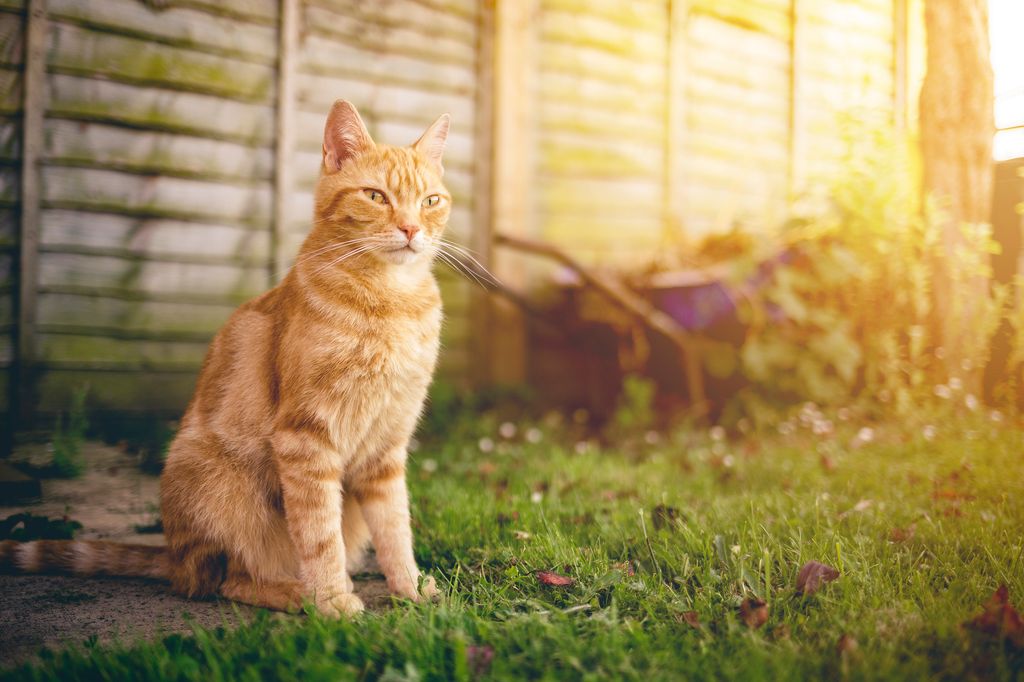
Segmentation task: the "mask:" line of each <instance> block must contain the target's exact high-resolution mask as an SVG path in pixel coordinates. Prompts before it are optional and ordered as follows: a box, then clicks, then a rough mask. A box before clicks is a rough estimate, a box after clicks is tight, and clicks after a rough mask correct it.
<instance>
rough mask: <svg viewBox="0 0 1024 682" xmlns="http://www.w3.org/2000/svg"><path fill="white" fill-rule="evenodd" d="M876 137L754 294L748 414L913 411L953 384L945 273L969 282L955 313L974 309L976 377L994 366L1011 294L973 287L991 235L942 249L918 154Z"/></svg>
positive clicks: (967, 237) (960, 285)
mask: <svg viewBox="0 0 1024 682" xmlns="http://www.w3.org/2000/svg"><path fill="white" fill-rule="evenodd" d="M873 138H874V144H860V145H854V144H851V145H850V152H849V153H848V155H847V158H846V159H845V161H844V164H843V168H844V172H843V174H842V175H841V177H839V178H838V179H836V180H835V181H833V182H832V183H831V184H830V185H829V191H828V195H827V196H828V199H827V203H826V204H825V205H824V207H820V206H819V207H818V208H817V210H813V211H810V212H807V213H806V214H805V215H802V216H798V217H795V218H793V219H791V220H790V221H789V222H788V223H787V224H786V225H785V226H784V228H783V229H782V231H781V234H780V241H781V245H780V246H779V247H778V248H779V250H780V251H781V252H782V254H783V257H781V258H779V259H778V264H777V265H776V267H774V268H773V269H772V270H771V272H770V275H769V276H768V277H767V278H766V280H765V282H764V284H763V286H761V287H760V288H757V289H756V290H754V291H751V292H749V293H750V295H749V297H748V300H747V304H746V306H745V308H744V310H743V313H744V314H745V317H746V320H745V321H746V322H747V323H748V325H749V326H748V333H747V337H746V340H745V342H744V344H743V346H742V348H741V350H740V358H741V371H742V372H743V374H744V375H745V377H746V378H747V379H748V380H749V382H750V387H749V388H748V389H747V390H745V391H743V392H742V393H741V396H740V401H741V403H742V409H743V411H745V412H748V413H750V412H752V413H754V414H755V415H756V414H764V413H765V412H766V411H772V408H774V407H775V406H785V405H791V404H794V403H796V402H801V401H807V400H809V401H814V402H816V403H819V404H823V405H828V404H833V405H834V404H841V403H844V402H848V401H850V400H851V399H855V398H857V397H871V398H873V399H875V400H877V401H878V402H879V403H882V404H883V409H885V410H886V411H888V412H896V413H905V412H906V411H908V410H909V409H911V408H912V407H913V406H915V405H918V404H920V401H921V400H924V399H927V397H928V396H930V395H931V393H932V391H933V390H934V387H935V386H936V385H937V384H940V383H941V382H943V381H945V380H946V379H948V378H949V377H948V376H947V375H946V374H945V372H946V369H945V363H944V362H943V353H944V351H943V349H942V348H941V346H940V343H941V337H940V335H939V327H940V326H941V321H940V320H937V319H936V317H937V311H935V310H934V309H933V298H934V295H933V291H932V285H933V282H934V281H936V278H937V277H938V276H940V273H939V269H940V268H943V267H946V268H948V270H947V271H952V272H954V273H956V274H957V276H958V277H959V278H960V279H959V280H955V281H954V287H953V290H954V292H955V296H956V300H953V301H950V302H948V309H949V310H952V311H953V313H954V314H957V311H967V310H970V311H972V320H973V322H974V324H973V325H969V327H970V328H968V329H965V333H964V336H963V338H962V339H960V343H961V347H960V349H959V351H960V354H961V357H963V358H965V359H966V360H965V362H964V363H963V367H962V369H963V370H964V373H965V375H969V374H970V372H971V371H972V370H974V369H977V368H979V367H980V366H981V364H982V363H983V362H984V361H985V359H986V356H987V350H988V347H989V341H990V339H991V337H992V334H993V333H994V332H995V329H996V327H997V325H998V324H999V319H1000V314H999V311H1000V308H1001V306H1002V301H1003V300H1004V297H1005V296H1006V295H1007V293H1006V292H1000V291H997V292H996V293H995V294H991V295H990V294H988V292H987V291H981V292H979V291H978V287H977V286H972V281H979V280H980V281H983V280H981V278H984V277H987V275H988V274H989V273H988V265H987V256H988V254H989V253H992V252H993V250H994V249H995V246H994V244H993V242H992V239H991V237H990V231H989V230H988V229H987V227H986V226H964V227H963V240H962V245H961V247H960V248H958V249H957V250H956V251H955V252H954V253H943V250H942V249H941V245H940V236H941V225H942V216H941V215H940V214H939V212H938V211H936V210H935V208H934V207H933V206H932V205H931V204H930V202H929V203H928V204H927V205H925V206H924V207H923V210H922V208H921V206H920V202H919V200H918V196H919V191H918V188H917V186H916V184H915V182H914V178H915V177H916V173H915V172H914V169H913V167H912V158H913V157H912V155H911V153H910V150H909V149H908V148H907V147H906V146H904V145H900V144H897V143H895V142H893V141H892V140H891V139H886V138H885V136H884V135H881V134H875V135H874V136H873ZM856 139H858V140H863V139H864V136H863V135H858V136H856ZM951 261H955V263H953V267H950V262H951ZM1022 321H1024V317H1022ZM967 326H968V325H965V327H967ZM955 380H956V381H959V378H956V379H955Z"/></svg>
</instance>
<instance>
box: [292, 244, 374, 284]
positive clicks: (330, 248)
mask: <svg viewBox="0 0 1024 682" xmlns="http://www.w3.org/2000/svg"><path fill="white" fill-rule="evenodd" d="M375 239H376V238H375V237H356V238H355V239H349V240H346V241H343V242H337V243H334V244H328V245H327V246H322V247H320V248H319V249H317V250H316V251H312V252H310V253H307V254H303V255H302V257H301V258H298V259H296V260H295V262H294V263H292V264H291V265H290V266H289V267H287V268H284V269H283V270H281V271H279V272H275V273H274V277H280V276H281V275H283V274H284V273H286V272H288V271H289V270H290V269H292V268H294V267H295V266H296V265H298V264H300V263H305V262H306V261H308V260H309V259H311V258H315V257H316V256H319V255H321V254H324V253H328V252H330V251H336V250H338V249H342V248H345V247H346V246H351V245H352V244H361V243H364V242H370V241H375Z"/></svg>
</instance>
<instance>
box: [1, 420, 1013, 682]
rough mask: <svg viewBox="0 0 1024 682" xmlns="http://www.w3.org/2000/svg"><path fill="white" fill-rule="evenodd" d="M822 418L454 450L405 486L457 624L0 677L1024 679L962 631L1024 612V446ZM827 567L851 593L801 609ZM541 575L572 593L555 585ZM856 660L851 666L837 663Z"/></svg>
mask: <svg viewBox="0 0 1024 682" xmlns="http://www.w3.org/2000/svg"><path fill="white" fill-rule="evenodd" d="M828 416H829V417H830V418H835V415H834V414H829V415H828ZM821 418H824V417H823V416H822V415H819V414H817V413H815V414H813V415H809V417H808V420H806V423H805V422H804V420H800V421H798V423H797V425H796V426H795V428H792V429H787V430H786V433H785V434H784V435H780V434H775V435H772V434H769V433H758V434H756V435H753V436H752V437H751V438H749V439H748V440H743V441H729V440H727V439H725V438H724V437H723V434H722V433H721V430H720V429H718V430H712V431H710V432H707V433H705V432H697V431H682V432H677V433H673V434H666V435H665V436H664V437H663V438H662V439H661V440H659V442H658V443H657V444H656V445H650V446H648V447H647V448H646V449H645V451H644V452H643V453H641V456H638V457H624V456H623V453H622V452H621V451H620V450H618V449H612V450H600V449H598V448H594V447H591V448H586V449H584V450H579V449H577V448H575V447H573V443H572V442H571V441H568V442H566V441H563V440H562V439H561V438H554V439H553V438H552V437H551V433H552V432H553V431H552V429H551V428H549V427H547V426H546V425H541V424H537V425H531V424H530V423H523V422H518V423H516V424H515V426H516V433H517V435H518V434H525V433H528V432H530V429H531V428H541V430H542V431H543V432H544V437H543V438H542V439H540V440H536V439H533V440H527V439H525V438H523V439H513V438H508V439H503V440H501V441H500V443H499V445H504V446H505V447H504V448H498V447H495V448H493V449H490V448H488V449H486V450H485V449H484V448H482V447H479V446H478V443H477V442H476V439H475V438H474V439H454V438H452V439H446V440H444V441H441V442H439V443H438V444H437V446H436V448H433V449H431V448H427V447H424V448H423V449H422V450H421V451H420V452H418V453H416V455H415V456H414V457H413V458H412V459H411V460H410V463H409V470H408V477H409V484H410V493H411V497H412V500H413V504H414V507H413V518H414V522H415V528H416V545H415V551H416V555H417V559H418V560H419V561H420V562H421V565H423V566H424V567H426V569H427V570H429V571H430V572H431V573H432V574H433V575H434V576H435V577H436V578H437V579H438V582H439V584H440V585H441V586H442V588H443V591H444V592H445V596H444V598H443V600H442V602H441V603H440V604H437V605H412V604H408V603H402V602H400V603H396V604H395V605H394V606H387V607H385V608H384V609H383V610H382V611H380V612H377V613H367V614H364V615H362V616H360V617H358V618H355V619H352V620H341V621H334V622H332V621H326V620H324V619H321V618H319V617H317V616H310V617H299V618H290V617H278V616H276V615H270V614H267V613H264V612H259V613H256V614H254V615H253V616H251V620H250V621H249V622H248V624H247V625H243V626H241V627H238V628H216V629H212V630H204V629H199V628H197V629H196V631H195V633H194V634H192V635H187V636H183V635H171V636H168V637H164V638H163V639H155V640H150V641H138V640H135V641H133V640H123V641H122V642H120V643H118V642H116V641H115V642H102V643H98V642H96V641H95V640H94V639H91V640H87V644H86V645H85V646H80V647H77V648H72V649H63V650H60V651H57V652H49V653H46V654H44V655H43V656H42V658H41V660H40V661H39V662H37V663H36V664H34V665H31V666H22V667H20V668H17V669H13V670H7V671H6V672H3V673H0V678H4V679H10V680H61V681H72V680H93V679H104V680H128V679H131V680H168V679H171V680H204V681H206V680H210V681H216V680H236V679H243V680H248V679H252V680H257V679H275V680H278V679H279V680H347V679H420V680H472V679H493V680H522V679H540V680H576V679H587V680H643V681H645V682H648V681H650V682H653V681H655V680H679V679H690V680H702V679H726V680H727V679H736V680H807V679H854V680H862V679H877V680H904V679H1013V678H1014V676H1015V675H1017V676H1019V675H1020V673H1021V671H1022V670H1024V652H1022V651H1021V649H1020V648H1018V647H1017V646H1016V645H1015V644H1014V643H1013V642H1012V641H1010V640H1007V639H1003V638H1001V637H1000V636H999V634H998V633H995V634H989V635H984V634H983V633H972V632H971V631H970V630H968V629H962V628H961V624H963V623H965V622H967V621H969V620H970V619H972V618H974V617H975V616H977V615H978V614H979V613H981V611H982V605H983V604H984V603H985V602H986V601H987V600H988V599H989V597H990V595H991V594H992V593H993V591H994V590H995V589H996V588H997V587H998V586H999V585H1000V584H1001V583H1003V582H1005V583H1006V584H1007V585H1008V587H1009V594H1010V599H1011V602H1012V603H1013V604H1014V605H1015V606H1017V607H1020V606H1021V602H1022V600H1024V570H1022V568H1024V566H1022V563H1021V562H1022V561H1024V554H1022V541H1021V535H1020V528H1021V527H1022V525H1024V479H1022V478H1021V477H1020V476H1018V475H1008V472H1010V473H1012V472H1016V471H1017V470H1018V469H1019V463H1020V452H1021V449H1022V447H1024V436H1022V434H1021V432H1020V430H1019V429H1018V428H1016V426H1015V425H1011V424H1006V423H997V422H993V421H990V420H989V419H988V418H983V417H981V416H979V415H975V414H968V415H962V416H958V417H956V418H953V419H948V420H944V421H943V422H940V423H929V422H923V421H921V420H918V419H908V420H900V421H899V423H898V424H892V425H888V426H887V425H881V426H880V425H878V424H875V425H874V426H873V427H872V431H871V434H870V437H868V435H867V434H866V433H863V432H864V429H865V428H867V427H865V425H864V424H865V422H864V421H863V420H862V418H860V417H857V416H856V415H855V416H853V417H850V418H849V419H848V420H847V421H843V420H842V419H840V418H835V419H836V427H835V429H834V430H833V431H832V432H829V433H828V434H824V435H818V434H816V433H814V431H813V430H812V428H813V424H812V423H813V422H814V421H816V420H819V419H821ZM929 427H930V428H929ZM819 446H825V447H827V450H826V451H827V452H828V454H829V457H830V461H829V464H828V466H823V465H822V464H821V463H820V461H819V452H818V451H817V450H818V447H819ZM428 456H429V458H430V459H431V460H432V461H433V464H432V465H431V466H429V467H428V466H426V459H425V458H426V457H428ZM641 512H643V516H642V517H641ZM659 518H660V519H661V522H660V523H659V521H658V519H659ZM808 561H820V562H824V563H826V564H828V565H830V566H834V567H835V568H837V569H838V570H839V572H840V576H839V578H838V579H837V580H835V581H834V582H830V583H828V584H826V585H824V586H823V587H822V588H821V590H820V591H818V592H816V593H815V594H813V595H809V596H808V595H800V594H797V590H796V582H797V576H798V574H799V572H800V567H801V566H802V565H803V564H804V563H806V562H808ZM537 571H554V572H557V573H559V574H561V575H565V576H568V577H570V578H572V579H573V581H574V582H573V583H572V584H570V585H567V586H562V587H558V586H552V585H545V584H542V583H541V582H540V581H539V580H538V579H537V577H536V572H537ZM750 597H758V598H760V599H763V600H765V601H766V602H767V607H768V612H767V623H765V624H764V626H763V627H760V628H758V629H751V628H748V627H747V626H746V625H745V624H744V622H743V619H742V618H741V615H740V613H739V608H738V607H739V605H740V604H741V603H742V602H743V600H745V599H747V598H750ZM182 607H183V608H187V604H185V603H184V602H183V603H182ZM69 608H73V606H69ZM227 608H230V607H227ZM688 619H689V620H688ZM690 621H693V622H698V623H699V625H700V627H699V628H698V627H694V626H693V625H691V624H689V622H690ZM88 634H89V633H82V635H81V637H82V638H83V639H84V638H85V637H87V636H88ZM844 637H845V638H847V641H848V638H853V639H854V640H855V641H856V642H857V643H858V644H859V647H858V648H857V651H856V652H855V654H853V655H847V654H846V653H843V652H842V651H837V645H838V643H839V642H840V640H841V639H842V638H844Z"/></svg>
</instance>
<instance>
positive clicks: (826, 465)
mask: <svg viewBox="0 0 1024 682" xmlns="http://www.w3.org/2000/svg"><path fill="white" fill-rule="evenodd" d="M818 461H820V462H821V468H822V469H824V470H825V471H827V472H829V473H831V472H833V471H835V470H836V461H835V460H834V459H832V458H831V457H829V456H828V455H822V456H821V458H820V459H819V460H818Z"/></svg>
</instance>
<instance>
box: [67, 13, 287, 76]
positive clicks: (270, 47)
mask: <svg viewBox="0 0 1024 682" xmlns="http://www.w3.org/2000/svg"><path fill="white" fill-rule="evenodd" d="M49 12H50V16H51V17H55V18H58V19H61V20H64V21H69V20H70V21H73V22H76V23H81V24H83V25H85V26H88V27H90V28H93V29H96V30H101V31H103V32H105V33H120V34H125V35H129V36H135V37H138V38H142V39H144V40H150V41H152V40H156V41H160V42H166V43H168V44H171V45H176V46H180V47H185V48H190V49H198V50H200V51H209V52H212V53H214V54H226V55H231V56H236V57H240V58H242V59H244V60H246V61H252V62H255V63H257V64H273V63H274V45H275V43H276V40H277V38H276V31H275V30H274V28H273V27H272V26H267V25H261V24H252V23H246V22H242V21H238V20H237V19H235V18H229V17H226V16H218V15H213V14H210V12H208V11H203V10H199V9H195V8H190V7H179V6H175V5H174V4H169V5H168V6H167V7H165V8H164V9H160V10H154V9H151V8H150V7H149V6H147V5H145V4H143V3H141V2H138V0H102V1H101V2H95V1H92V2H82V0H49Z"/></svg>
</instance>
